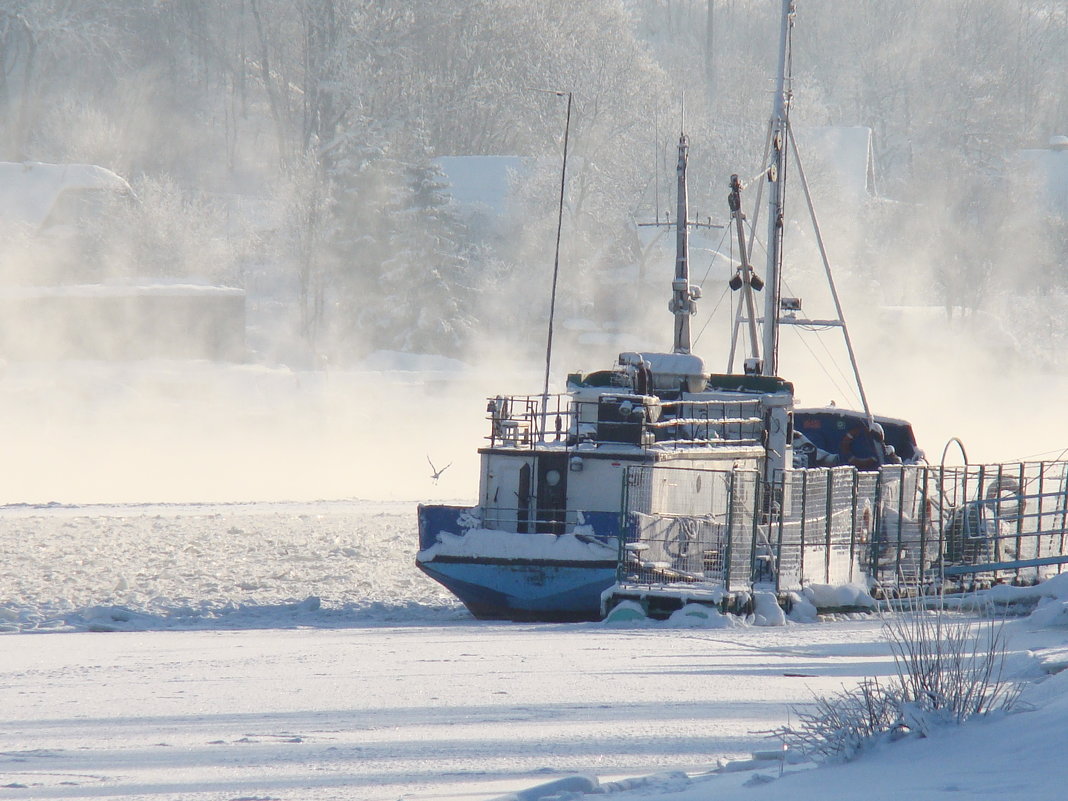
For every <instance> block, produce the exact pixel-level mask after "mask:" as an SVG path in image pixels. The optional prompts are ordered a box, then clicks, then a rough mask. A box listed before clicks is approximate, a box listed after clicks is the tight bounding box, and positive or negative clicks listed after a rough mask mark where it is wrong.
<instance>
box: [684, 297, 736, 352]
mask: <svg viewBox="0 0 1068 801" xmlns="http://www.w3.org/2000/svg"><path fill="white" fill-rule="evenodd" d="M730 291H731V288H730V287H729V286H725V287H723V294H722V295H720V296H719V300H717V301H716V307H715V308H714V309H712V312H711V313H710V314H709V315H708V318H707V319H706V320H705V324H704V325H702V326H701V330H700V331H698V332H697V336H695V337H694V339H693V344H694V345H696V344H697V343H698V342H700V341H701V334H703V333H704V332H705V329H706V328H708V324H709V323H710V322H712V318H713V317H715V316H716V312H717V311H719V307H720V306H722V305H723V299H724V298H725V297H727V295H728V294H729V293H730Z"/></svg>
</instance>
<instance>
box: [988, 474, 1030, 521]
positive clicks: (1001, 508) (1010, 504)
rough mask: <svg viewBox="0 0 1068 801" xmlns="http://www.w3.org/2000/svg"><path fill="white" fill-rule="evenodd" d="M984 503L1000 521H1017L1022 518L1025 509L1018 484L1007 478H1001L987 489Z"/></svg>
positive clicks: (1025, 501) (1025, 504)
mask: <svg viewBox="0 0 1068 801" xmlns="http://www.w3.org/2000/svg"><path fill="white" fill-rule="evenodd" d="M986 501H987V502H988V503H989V504H990V506H991V507H992V508H993V510H994V514H995V515H996V516H997V517H998V518H999V519H1001V520H1017V519H1019V518H1020V517H1023V513H1024V510H1025V509H1026V508H1027V500H1026V499H1025V498H1024V496H1023V492H1022V491H1021V489H1020V482H1019V481H1017V480H1016V479H1015V478H1011V477H1009V476H1003V477H1002V478H999V479H997V480H996V481H995V482H993V483H992V484H991V485H990V486H989V487H987V490H986ZM1006 507H1007V509H1006Z"/></svg>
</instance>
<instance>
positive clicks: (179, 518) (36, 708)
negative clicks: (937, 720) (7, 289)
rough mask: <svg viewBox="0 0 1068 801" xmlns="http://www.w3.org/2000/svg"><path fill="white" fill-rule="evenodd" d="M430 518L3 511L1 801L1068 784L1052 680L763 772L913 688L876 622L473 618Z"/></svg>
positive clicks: (1032, 659)
mask: <svg viewBox="0 0 1068 801" xmlns="http://www.w3.org/2000/svg"><path fill="white" fill-rule="evenodd" d="M414 517H415V516H414V505H413V504H411V503H405V502H371V501H367V502H361V501H350V502H335V503H315V504H296V503H286V504H280V503H276V504H269V503H264V504H218V505H109V506H57V505H49V506H27V505H16V506H7V507H3V508H0V625H2V626H3V628H4V629H5V630H6V631H8V632H9V633H8V634H7V635H6V636H5V635H0V709H3V716H2V719H3V724H2V725H0V799H4V798H10V799H31V798H32V799H51V798H88V797H92V798H123V799H132V798H136V799H204V800H205V801H206V800H208V799H210V800H211V801H229V800H230V799H253V798H255V799H268V798H270V799H309V800H310V801H319V800H320V799H335V798H336V799H371V800H373V801H387V800H391V799H398V798H404V799H426V800H427V801H429V800H430V799H457V801H459V800H460V799H486V798H496V797H498V796H501V795H506V794H509V793H521V792H524V791H525V792H526V793H527V795H528V796H531V795H534V796H537V795H545V794H546V793H547V792H548V791H547V790H545V789H544V787H545V786H546V785H549V786H550V787H552V786H554V785H553V784H552V783H553V782H559V781H564V782H565V783H564V785H563V788H565V789H567V788H570V790H571V792H573V793H574V792H591V793H592V792H596V795H598V796H599V795H601V794H603V793H605V792H607V791H611V792H612V794H613V796H614V797H616V798H617V799H618V801H631V799H638V798H641V799H656V801H697V800H698V799H706V798H737V799H753V801H762V800H763V799H765V798H771V797H772V796H773V795H774V797H775V798H782V797H795V798H821V799H824V798H825V799H832V800H836V799H841V801H845V799H854V798H856V797H859V796H863V797H865V798H874V799H881V798H886V799H890V798H894V799H898V798H901V797H908V798H910V799H921V800H922V799H940V798H948V797H953V798H983V797H991V798H995V797H996V798H999V799H1025V798H1026V799H1050V800H1051V801H1052V799H1056V798H1060V797H1062V795H1061V792H1060V790H1061V788H1063V787H1064V786H1066V784H1068V767H1066V766H1065V764H1064V760H1062V759H1060V758H1059V755H1058V754H1059V750H1060V748H1061V747H1062V746H1063V743H1064V742H1065V741H1066V739H1065V735H1066V734H1068V723H1065V721H1068V693H1064V692H1063V690H1064V689H1066V688H1065V687H1064V684H1065V681H1068V674H1063V675H1057V676H1053V677H1052V678H1048V679H1046V680H1045V681H1043V682H1039V683H1036V684H1035V685H1034V687H1033V688H1032V689H1031V690H1030V691H1029V692H1030V693H1031V698H1032V701H1033V702H1034V705H1035V707H1036V709H1035V711H1030V712H1025V713H1021V714H1018V715H1013V716H1009V717H1007V718H1005V719H1000V720H991V721H981V722H979V723H975V724H970V725H968V726H965V727H964V729H963V730H961V731H952V730H945V731H938V732H936V735H935V736H934V737H932V738H930V739H927V740H916V741H905V742H899V743H896V744H894V745H891V746H884V747H882V748H881V749H880V750H879V751H877V752H876V753H873V754H870V755H867V756H865V757H864V758H863V759H861V760H859V761H857V762H855V763H852V764H848V765H844V766H836V767H831V768H823V769H820V770H818V771H803V772H800V773H798V774H797V775H791V774H787V775H785V776H783V777H781V778H779V770H778V769H777V767H775V765H774V764H773V763H762V764H761V763H758V764H757V766H756V768H757V769H752V768H753V767H754V766H753V765H752V764H748V765H747V764H746V763H744V762H741V763H739V760H745V759H746V758H748V757H749V755H750V754H752V753H753V752H760V751H766V750H775V748H776V746H777V743H776V741H775V740H774V739H773V738H769V737H768V736H767V732H769V731H770V730H771V729H774V728H775V727H777V726H781V725H783V724H784V723H787V722H788V721H789V719H790V715H791V712H790V707H791V705H795V704H799V703H804V702H806V701H808V700H809V699H811V697H812V693H813V692H824V693H828V692H834V691H836V690H838V689H840V688H841V687H843V686H851V685H853V684H854V683H855V682H857V681H859V680H860V679H862V678H863V677H865V676H885V675H887V674H888V673H889V672H890V671H891V670H892V662H891V660H890V658H889V656H888V649H887V646H886V645H885V643H884V642H883V641H882V637H881V630H880V624H879V622H878V621H877V620H874V619H857V620H842V621H838V622H832V623H823V624H790V625H787V626H784V627H775V628H763V627H755V626H749V625H738V626H737V627H734V628H726V629H699V628H698V629H678V628H667V627H664V626H642V625H631V626H621V627H612V626H606V625H602V624H581V625H563V626H559V625H558V626H554V625H542V626H536V625H522V626H521V625H503V624H487V623H479V622H476V621H473V620H472V619H470V618H469V617H468V616H467V615H466V613H465V612H464V611H463V610H462V609H461V608H459V607H458V606H457V605H456V604H455V602H453V601H452V600H451V598H450V597H449V596H448V595H447V594H446V593H444V592H443V591H442V590H441V589H439V588H438V587H437V585H435V584H434V583H433V582H431V581H429V580H428V579H426V578H424V577H423V576H422V575H421V574H419V573H418V572H417V571H416V569H415V567H414V565H413V555H414V551H415V545H414V543H415V521H414ZM1065 595H1068V592H1066V593H1065ZM1063 609H1064V604H1063V603H1062V602H1060V601H1056V600H1052V599H1047V601H1046V602H1045V605H1044V606H1043V608H1042V609H1040V610H1039V612H1038V613H1036V615H1035V616H1032V617H1031V618H1027V619H1021V620H1019V621H1016V622H1013V623H1012V624H1010V629H1011V633H1012V637H1013V640H1012V648H1013V649H1014V650H1013V654H1012V659H1011V661H1010V668H1011V669H1012V670H1013V671H1017V672H1019V673H1020V675H1021V676H1025V677H1026V678H1027V679H1028V680H1029V681H1033V680H1034V679H1036V678H1038V677H1043V676H1045V671H1046V670H1052V668H1050V667H1049V666H1051V665H1052V666H1054V667H1059V666H1060V665H1062V664H1064V663H1066V662H1068V657H1066V653H1068V647H1066V645H1065V641H1066V640H1068V637H1066V636H1065V631H1066V629H1065V628H1063V621H1064V614H1063ZM1043 659H1044V660H1045V661H1046V663H1047V667H1046V668H1045V669H1044V668H1043V667H1042V665H1041V661H1042V660H1043ZM1058 743H1059V744H1060V745H1058ZM723 760H734V762H732V763H731V767H729V768H728V769H727V770H717V767H718V766H719V765H720V764H721V761H723ZM739 765H740V766H742V767H747V768H750V769H747V770H740V771H737V772H736V771H734V770H733V769H732V768H733V767H736V766H739ZM575 776H579V777H581V778H574V777H575ZM754 777H757V778H754ZM903 783H904V784H903ZM903 787H904V788H905V790H902V789H901V788H903ZM532 788H542V789H534V790H532ZM557 789H559V786H557ZM570 797H572V798H574V797H577V796H570Z"/></svg>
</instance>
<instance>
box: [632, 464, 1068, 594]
mask: <svg viewBox="0 0 1068 801" xmlns="http://www.w3.org/2000/svg"><path fill="white" fill-rule="evenodd" d="M669 510H670V511H669ZM623 512H624V519H625V520H627V521H628V526H627V532H626V536H625V538H624V539H625V542H624V544H623V546H622V548H621V555H620V562H619V571H618V579H619V581H620V582H621V583H623V584H638V585H647V586H652V585H667V584H679V583H682V584H689V585H701V586H702V587H709V588H720V589H723V590H726V591H737V590H748V589H751V588H752V587H753V586H754V585H761V584H762V585H764V586H769V585H770V586H773V587H774V589H775V590H777V591H790V590H798V589H801V588H802V587H803V586H805V585H806V584H846V583H855V582H864V581H869V580H870V581H871V582H873V583H874V584H875V585H876V586H878V587H881V588H882V590H883V591H884V592H887V593H891V594H892V593H893V592H895V591H896V590H898V589H902V588H903V589H906V590H907V589H908V588H912V587H916V586H918V585H926V586H934V587H938V588H939V589H941V588H945V587H947V586H948V587H966V586H972V585H975V584H978V583H993V582H1005V581H1012V582H1017V583H1030V582H1034V581H1038V580H1041V579H1043V578H1046V577H1048V576H1049V575H1051V574H1053V573H1057V572H1061V571H1062V570H1064V569H1065V564H1066V563H1068V531H1066V523H1068V462H1031V463H1019V464H1011V465H993V466H989V465H987V466H979V465H969V466H964V467H932V466H928V465H907V466H892V467H890V466H888V467H884V468H882V469H881V470H880V471H879V472H859V471H857V470H855V469H854V468H852V467H836V468H822V469H813V470H796V471H789V472H787V473H786V474H785V477H784V478H782V479H781V480H779V481H776V482H773V483H770V484H769V483H766V482H765V481H764V480H763V478H762V476H761V475H760V474H759V473H757V472H755V471H748V470H734V471H715V470H701V469H693V468H674V467H648V466H634V467H630V468H628V477H627V490H626V493H625V497H624V502H623Z"/></svg>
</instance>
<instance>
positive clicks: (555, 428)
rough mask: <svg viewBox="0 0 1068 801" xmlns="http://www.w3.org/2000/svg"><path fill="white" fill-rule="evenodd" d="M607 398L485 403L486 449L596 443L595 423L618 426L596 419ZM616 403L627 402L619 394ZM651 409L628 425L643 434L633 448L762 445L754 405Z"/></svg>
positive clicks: (512, 398) (694, 403)
mask: <svg viewBox="0 0 1068 801" xmlns="http://www.w3.org/2000/svg"><path fill="white" fill-rule="evenodd" d="M611 397H612V396H611V395H606V396H604V397H603V398H601V399H598V400H591V401H577V400H575V399H574V398H572V396H570V395H549V396H547V397H546V396H542V395H509V396H504V395H498V396H496V397H493V398H489V399H488V403H487V404H486V419H488V420H489V421H490V433H489V436H488V437H487V439H488V440H489V443H490V447H499V446H500V447H516V448H533V447H534V446H535V445H536V444H537V443H539V442H546V441H548V442H560V441H565V440H566V441H568V442H571V443H575V442H579V441H582V440H584V439H586V440H591V441H598V436H599V429H598V424H599V423H605V422H609V423H611V424H617V425H618V423H619V421H618V420H611V421H606V420H601V419H600V415H601V406H602V402H603V400H604V399H606V398H611ZM619 397H624V398H625V397H628V396H627V395H626V394H625V393H621V394H620V396H619ZM633 397H639V396H633ZM546 402H547V405H546ZM643 408H644V407H643ZM650 408H651V409H653V410H654V411H653V412H644V413H643V415H649V417H645V416H641V417H640V419H639V420H638V422H635V423H633V425H634V426H636V427H638V428H640V429H641V430H642V431H643V432H647V433H648V436H647V437H642V436H640V435H637V434H636V435H635V436H634V440H635V441H636V443H641V444H647V445H648V444H653V443H661V444H674V445H692V444H708V443H724V442H730V443H732V444H739V445H755V444H758V443H759V442H760V441H761V439H762V435H763V430H764V419H763V416H762V409H761V404H760V401H759V400H731V401H724V400H712V401H698V400H677V401H663V402H659V401H658V402H655V403H654V404H653V405H652V406H651V407H650ZM543 409H544V411H543ZM649 418H652V419H649ZM610 441H613V440H610Z"/></svg>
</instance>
